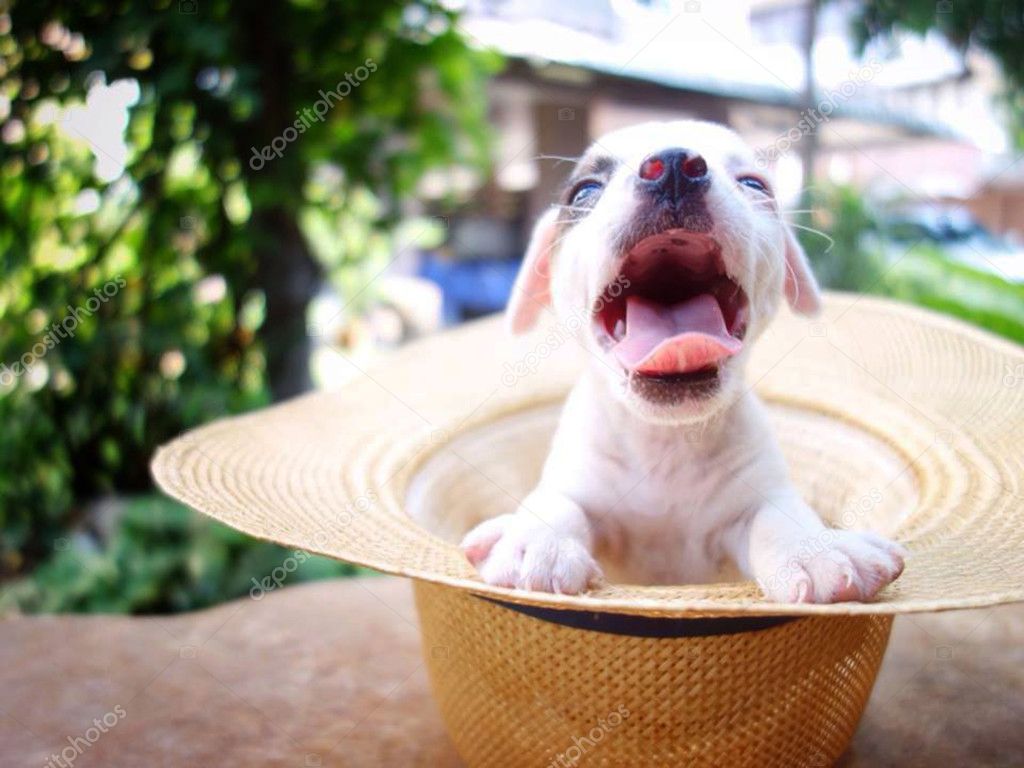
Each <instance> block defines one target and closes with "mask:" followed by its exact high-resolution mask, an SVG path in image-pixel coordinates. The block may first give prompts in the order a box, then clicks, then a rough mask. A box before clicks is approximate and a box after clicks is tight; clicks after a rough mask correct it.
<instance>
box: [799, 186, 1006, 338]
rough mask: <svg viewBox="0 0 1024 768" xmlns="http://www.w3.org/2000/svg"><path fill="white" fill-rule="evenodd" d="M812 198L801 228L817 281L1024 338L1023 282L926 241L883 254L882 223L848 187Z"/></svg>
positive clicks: (825, 189) (830, 188) (834, 188)
mask: <svg viewBox="0 0 1024 768" xmlns="http://www.w3.org/2000/svg"><path fill="white" fill-rule="evenodd" d="M812 202H813V204H814V209H815V211H816V215H815V218H814V219H813V222H812V223H813V225H814V227H816V228H818V229H820V230H821V232H822V233H824V234H825V235H827V236H828V237H830V238H832V240H833V241H834V242H833V243H832V244H831V246H829V247H826V248H822V242H823V239H822V237H821V235H819V234H815V233H813V232H806V231H801V238H800V239H801V241H802V244H803V246H804V249H805V250H806V251H807V254H808V256H809V258H810V259H811V262H812V264H813V266H814V272H815V275H816V276H817V278H818V280H819V281H820V282H821V283H822V285H824V286H825V287H827V288H831V289H834V290H843V291H857V292H863V293H874V294H878V295H880V296H887V297H889V298H893V299H898V300H900V301H905V302H907V303H910V304H917V305H919V306H923V307H928V308H930V309H934V310H936V311H939V312H943V313H945V314H948V315H952V316H954V317H958V318H960V319H962V320H966V321H967V322H969V323H974V324H975V325H978V326H980V327H982V328H985V329H986V330H989V331H991V332H993V333H997V334H999V335H1000V336H1005V337H1006V338H1009V339H1013V340H1014V341H1017V342H1019V343H1022V344H1024V285H1018V284H1014V283H1011V282H1008V281H1007V280H1004V279H1002V278H1001V277H999V276H997V275H993V274H991V273H989V272H984V271H981V270H979V269H975V268H974V267H971V266H968V265H966V264H961V263H957V262H955V261H952V260H950V258H949V257H948V256H947V255H946V254H944V253H943V252H942V251H941V250H939V249H938V248H936V247H935V246H933V245H930V244H928V243H924V242H916V243H912V244H911V245H910V247H909V248H906V246H905V244H902V243H901V244H900V245H896V246H893V247H892V248H890V249H889V252H888V253H887V254H886V253H883V246H882V244H883V243H884V242H885V237H886V227H885V226H884V225H883V224H882V223H881V222H880V221H879V220H878V217H877V216H876V215H875V213H874V212H873V211H872V210H871V208H870V207H869V206H868V204H867V203H866V202H865V201H864V198H863V197H862V196H861V194H860V193H859V192H858V191H857V190H856V189H854V188H852V187H847V186H841V185H839V186H823V187H820V188H819V189H818V191H817V192H816V193H815V195H814V197H813V199H812Z"/></svg>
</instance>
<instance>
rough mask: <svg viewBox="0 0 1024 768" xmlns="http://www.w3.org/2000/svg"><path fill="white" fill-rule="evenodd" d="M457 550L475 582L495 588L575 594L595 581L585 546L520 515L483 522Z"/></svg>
mask: <svg viewBox="0 0 1024 768" xmlns="http://www.w3.org/2000/svg"><path fill="white" fill-rule="evenodd" d="M461 546H462V551H463V552H465V553H466V557H467V558H469V562H471V563H472V564H473V565H474V566H476V569H477V570H478V571H479V572H480V576H481V578H482V579H483V580H484V581H486V582H487V583H488V584H493V585H495V586H498V587H510V588H518V589H533V590H537V591H539V592H560V593H562V594H566V595H575V594H578V593H580V592H583V591H585V590H586V589H587V588H588V587H590V586H592V585H596V584H598V583H599V582H600V581H601V569H600V568H599V567H598V565H597V563H596V562H595V561H594V558H593V557H591V556H590V552H588V551H587V548H586V547H584V546H583V545H582V544H580V543H579V542H578V541H576V539H573V538H570V537H567V536H561V535H559V534H558V533H557V532H555V531H554V530H552V529H551V528H550V527H549V526H548V525H546V524H545V523H543V522H541V521H539V520H534V519H531V518H529V517H528V516H526V515H523V514H509V515H500V516H498V517H495V518H492V519H490V520H485V521H484V522H482V523H480V525H478V526H477V527H476V528H474V529H473V530H472V531H470V532H469V533H468V534H466V537H465V538H464V539H463V540H462V545H461Z"/></svg>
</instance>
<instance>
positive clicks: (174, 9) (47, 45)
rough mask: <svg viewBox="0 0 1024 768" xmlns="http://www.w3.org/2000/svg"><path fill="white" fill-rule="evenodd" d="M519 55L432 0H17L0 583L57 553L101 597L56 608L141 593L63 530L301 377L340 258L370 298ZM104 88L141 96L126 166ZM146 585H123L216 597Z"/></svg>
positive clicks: (111, 558)
mask: <svg viewBox="0 0 1024 768" xmlns="http://www.w3.org/2000/svg"><path fill="white" fill-rule="evenodd" d="M499 63H500V62H499V61H498V59H497V58H496V57H494V56H493V55H491V54H488V53H484V52H479V51H475V50H473V49H471V48H469V47H468V46H467V44H466V42H465V40H464V39H463V37H462V35H461V34H460V33H459V31H458V28H457V26H456V16H455V15H454V14H453V13H452V12H450V11H448V10H446V9H445V8H444V7H442V6H441V5H440V3H438V2H434V1H433V0H424V2H407V0H381V1H380V2H373V3H364V2H360V1H359V0H312V1H311V2H290V1H288V0H268V1H267V2H261V3H258V4H257V3H251V4H250V3H236V2H229V0H199V2H198V3H194V2H191V1H190V0H184V1H180V0H114V2H107V1H106V0H104V1H102V2H101V1H100V0H74V2H72V1H71V0H21V1H20V2H11V0H0V135H2V141H0V254H2V265H0V266H2V271H0V364H3V365H4V366H6V367H5V368H2V369H0V420H2V423H3V424H4V426H5V430H6V434H5V439H4V440H3V441H0V579H2V578H4V577H5V576H8V577H9V576H11V575H16V574H19V573H23V572H25V571H26V570H28V569H30V568H31V567H33V566H34V565H35V564H37V563H39V562H41V561H44V560H46V559H47V558H52V559H51V560H50V561H49V562H47V563H46V564H45V565H44V566H43V569H42V570H41V576H40V578H43V579H47V578H51V576H52V578H51V581H50V585H51V587H52V586H54V585H55V584H56V583H57V577H58V575H59V574H61V573H64V574H67V575H69V576H70V575H72V574H73V573H79V571H76V570H75V568H80V569H81V574H84V575H80V577H75V578H77V579H79V580H78V582H77V583H80V584H86V585H91V587H90V588H92V589H95V590H97V591H96V593H95V595H92V596H90V595H91V593H89V592H88V590H87V589H86V590H85V591H81V590H79V592H78V593H76V594H77V597H74V596H72V595H68V596H67V598H66V599H63V598H62V599H56V598H53V599H51V598H46V599H45V600H44V599H40V600H37V601H36V602H35V603H33V604H35V605H37V606H43V605H45V606H51V607H52V606H63V607H67V608H74V609H79V608H81V609H93V608H94V607H97V606H100V605H107V604H108V603H109V604H110V605H114V604H118V600H119V599H120V598H118V597H117V596H116V595H115V591H116V589H124V590H129V588H131V589H134V587H131V585H130V584H129V582H126V581H123V580H120V579H118V578H115V577H114V576H112V575H110V574H109V573H106V575H103V574H102V573H101V572H102V568H100V565H98V563H105V564H106V565H105V566H104V567H107V568H109V567H111V564H112V563H113V564H124V565H126V567H127V566H128V564H129V560H126V559H124V558H123V557H121V558H120V559H119V556H118V555H117V553H116V552H113V551H112V552H110V553H100V554H99V555H97V558H99V559H97V560H95V562H92V561H90V562H92V564H91V565H88V567H86V565H87V564H85V561H82V562H78V561H77V560H76V561H74V562H76V563H78V564H77V565H75V566H74V567H72V565H70V564H69V563H70V562H71V561H70V560H69V558H70V557H71V556H70V555H69V554H67V553H66V552H54V542H55V541H61V540H64V539H66V538H67V537H68V535H69V534H68V533H67V532H68V531H69V530H71V529H72V528H73V527H74V526H76V525H79V524H80V523H82V522H88V521H83V520H81V518H82V516H83V514H84V513H83V510H84V508H85V504H86V503H87V502H88V501H89V500H90V499H92V498H94V497H96V496H97V495H98V494H103V493H107V492H120V493H125V492H127V493H136V492H145V491H146V490H148V489H149V488H150V487H151V484H150V480H149V477H148V463H149V458H150V456H151V455H152V453H153V449H154V448H155V447H156V446H157V445H159V444H160V443H161V442H163V441H165V440H167V439H169V438H170V437H172V436H173V435H175V434H177V433H179V432H180V431H182V430H183V429H186V428H188V427H190V426H194V425H196V424H199V423H202V422H205V421H208V420H210V419H212V418H214V417H216V416H220V415H223V414H226V413H233V412H237V411H241V410H246V409H249V408H252V407H255V406H258V405H261V404H264V403H266V402H268V400H269V394H268V389H270V390H273V392H274V393H275V394H282V393H286V392H287V391H289V390H288V385H287V384H286V385H282V384H281V383H282V382H285V381H286V380H287V378H288V377H289V375H293V378H295V381H296V382H297V383H298V385H299V386H301V384H302V382H303V381H305V376H306V374H305V371H304V370H303V369H304V367H305V365H306V360H305V358H304V357H303V355H302V350H303V348H304V344H305V321H306V318H305V309H306V305H307V303H308V300H309V298H310V297H311V296H312V295H313V293H315V291H316V290H317V289H318V288H319V285H320V279H321V276H322V275H326V276H327V277H328V278H330V279H332V280H334V281H335V282H336V284H337V285H338V287H339V289H340V290H341V291H342V292H343V294H344V293H345V292H346V291H348V292H350V293H351V294H352V295H355V294H357V293H358V294H359V296H360V298H365V297H367V296H369V295H370V292H369V291H367V292H363V291H362V290H361V288H362V283H361V282H360V281H357V280H355V279H353V275H356V274H359V273H360V272H361V271H365V270H366V269H367V264H368V262H369V261H370V260H371V259H376V260H378V261H379V260H381V259H382V258H384V254H386V253H387V244H388V243H387V232H388V230H389V228H390V227H391V226H393V225H394V224H395V223H396V222H397V221H398V220H399V218H400V215H401V213H402V210H403V201H404V200H405V199H406V198H407V197H408V196H409V195H410V193H411V192H412V191H413V190H414V189H415V186H416V184H417V183H418V181H419V180H420V178H421V177H422V175H423V174H424V173H425V172H426V171H428V170H430V169H435V168H447V167H451V166H453V165H459V166H463V167H467V168H473V169H475V170H481V169H482V168H483V166H484V164H485V162H486V158H487V157H488V156H489V146H488V138H489V130H488V124H487V116H486V99H485V98H484V92H483V89H484V84H485V77H486V75H487V74H489V73H491V72H493V71H495V69H496V67H497V66H498V65H499ZM104 83H106V84H110V85H112V86H113V85H116V86H117V87H118V88H121V89H128V90H130V91H134V92H135V103H134V105H133V106H132V107H131V109H130V111H129V113H128V117H127V125H126V126H125V127H124V140H125V145H126V152H125V154H124V157H123V166H124V171H123V174H122V175H121V176H120V177H119V178H116V179H112V177H113V176H116V170H115V172H114V173H104V174H101V173H99V172H98V171H97V170H96V168H97V164H98V163H102V162H105V163H107V164H108V165H109V164H110V161H112V160H117V159H118V156H119V153H120V152H121V150H120V148H119V146H117V145H118V144H119V141H117V140H116V139H117V134H118V133H119V131H118V130H114V131H112V132H111V134H110V135H111V136H112V137H113V138H108V139H104V140H99V139H96V138H95V137H92V138H87V137H86V136H84V135H83V133H82V130H80V129H79V128H76V127H75V125H76V124H75V123H73V122H70V121H69V119H68V118H69V117H70V116H72V115H73V113H74V110H75V109H77V108H80V107H81V106H82V105H83V104H86V103H87V102H88V101H90V100H91V99H93V97H94V94H95V93H96V90H95V89H96V87H97V86H98V85H103V84H104ZM332 90H333V91H335V93H336V94H338V95H336V96H335V97H333V98H331V99H330V100H329V101H330V103H329V108H328V109H326V110H321V111H322V112H323V114H322V115H321V114H320V112H316V111H312V110H315V109H318V108H319V107H320V106H322V102H323V101H324V99H325V96H324V94H325V93H327V92H328V91H332ZM112 119H114V120H116V119H117V117H116V115H115V117H113V118H112ZM300 124H301V131H300V130H299V126H300ZM293 132H294V136H293V135H292V133H293ZM282 137H283V138H284V139H287V141H285V142H284V145H283V146H281V142H282ZM108 142H112V143H108ZM274 146H277V147H280V148H279V149H275V150H274V152H273V155H272V156H265V152H264V150H263V148H264V147H274ZM261 153H263V154H261ZM260 161H262V162H260ZM116 165H117V163H116V162H115V163H114V166H115V168H116ZM324 179H327V180H329V181H328V182H324ZM339 231H340V232H341V233H342V234H343V235H344V236H340V235H339ZM378 268H379V264H375V265H373V266H372V267H371V269H373V270H374V271H376V269H378ZM357 283H358V289H359V290H357V289H356V287H354V286H355V285H356V284H357ZM69 318H73V320H72V319H69ZM66 326H73V328H71V329H68V328H67V327H66ZM40 345H41V346H40ZM294 351H298V354H297V355H296V354H292V353H293V352H294ZM22 363H32V365H26V366H22ZM22 367H26V368H28V369H29V370H27V371H24V370H22ZM296 374H297V375H296ZM292 391H294V386H292ZM147 509H149V508H148V507H141V508H140V509H139V511H138V514H139V515H142V514H145V513H146V510H147ZM180 530H181V531H183V533H182V534H181V535H182V536H188V535H196V536H199V535H200V534H199V532H198V530H199V529H196V528H192V527H188V526H185V527H184V528H181V529H180ZM123 536H124V537H125V538H124V539H123V541H122V540H120V539H118V541H122V543H121V544H120V545H117V546H122V547H128V548H130V545H129V544H127V543H124V542H130V541H134V540H135V539H136V538H137V536H136V535H135V533H132V532H125V533H124V534H123ZM211 536H212V534H211ZM197 546H199V543H198V541H197ZM238 546H239V547H242V545H241V544H239V545H238ZM140 551H141V550H140ZM140 557H141V555H140ZM172 560H173V558H172ZM179 560H180V558H179ZM131 562H134V561H131ZM170 562H171V561H170V560H168V561H163V563H162V565H159V564H156V563H154V564H153V566H152V567H153V568H156V569H157V570H158V571H160V573H163V572H164V571H163V570H161V569H164V568H170V569H171V571H168V572H172V571H173V569H172V568H171V565H170V564H169V563H170ZM131 567H136V566H135V565H132V566H131ZM147 567H148V566H147ZM147 567H143V566H138V567H137V569H136V570H137V573H136V575H137V576H138V578H140V579H142V582H140V583H145V584H148V585H153V584H158V585H162V586H160V589H164V588H168V589H169V588H170V583H171V581H170V579H169V578H168V579H165V580H164V581H161V578H163V577H160V578H157V577H156V576H153V575H152V574H149V572H148V571H147V570H146V568H147ZM175 567H177V566H175ZM47 574H50V576H47ZM101 575H102V578H101V577H100V576H101ZM76 589H78V588H76ZM139 589H140V590H142V591H143V592H144V593H145V594H142V595H134V594H132V595H128V593H127V592H126V593H125V595H124V600H125V602H124V603H123V605H126V606H131V609H132V610H150V609H165V608H167V609H169V608H173V607H175V606H184V605H193V604H197V603H190V602H189V601H188V600H186V599H184V598H182V599H179V598H176V597H172V596H171V595H170V593H167V594H165V595H162V596H161V595H155V594H151V593H149V592H147V591H146V590H148V589H150V587H148V586H140V587H139ZM46 594H51V593H50V592H46ZM101 596H102V597H101Z"/></svg>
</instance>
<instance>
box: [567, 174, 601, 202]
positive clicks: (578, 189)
mask: <svg viewBox="0 0 1024 768" xmlns="http://www.w3.org/2000/svg"><path fill="white" fill-rule="evenodd" d="M602 186H603V185H602V184H601V182H599V181H594V180H593V179H589V180H587V181H581V182H580V183H579V184H577V185H576V186H575V187H573V189H572V193H571V194H570V195H569V205H590V204H592V203H594V201H596V200H597V196H598V194H600V192H601V187H602Z"/></svg>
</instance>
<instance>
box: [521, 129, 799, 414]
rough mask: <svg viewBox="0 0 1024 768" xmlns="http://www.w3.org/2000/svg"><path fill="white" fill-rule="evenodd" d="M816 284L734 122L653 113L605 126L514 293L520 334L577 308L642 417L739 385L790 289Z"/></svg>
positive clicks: (543, 227)
mask: <svg viewBox="0 0 1024 768" xmlns="http://www.w3.org/2000/svg"><path fill="white" fill-rule="evenodd" d="M783 294H785V296H786V297H787V298H788V300H789V302H790V304H791V305H792V306H793V308H794V309H795V310H797V311H798V312H803V313H813V312H815V311H816V310H817V308H818V302H819V294H818V287H817V284H816V282H815V280H814V276H813V275H812V274H811V271H810V269H809V267H808V265H807V260H806V257H805V256H804V253H803V251H802V250H801V248H800V246H799V244H798V243H797V241H796V239H795V238H794V237H793V234H792V232H791V231H790V230H789V228H788V227H787V226H786V224H785V223H784V222H783V220H782V218H781V216H780V212H779V208H778V205H777V204H776V202H775V199H774V197H773V192H772V185H771V182H770V180H768V179H767V178H765V176H764V175H763V174H761V173H759V172H758V171H757V170H756V166H755V163H754V156H753V153H752V152H751V150H750V149H749V148H748V147H747V146H746V145H745V144H744V143H743V141H742V140H741V139H740V138H739V137H738V136H737V135H736V134H735V133H733V132H732V131H730V130H728V129H727V128H724V127H722V126H719V125H714V124H711V123H703V122H695V121H680V122H668V123H647V124H644V125H638V126H634V127H631V128H626V129H623V130H619V131H615V132H613V133H611V134H608V135H607V136H604V137H603V138H601V139H600V140H599V141H597V142H595V143H594V145H593V146H592V147H591V148H590V149H589V150H587V152H586V154H584V155H583V157H582V158H581V159H580V160H579V162H578V163H577V165H576V168H575V169H574V170H573V172H572V175H571V176H570V178H569V181H568V183H567V185H566V188H565V192H564V194H563V196H562V199H561V201H560V204H559V205H555V206H553V207H552V208H551V209H550V210H548V211H547V212H546V213H545V214H544V215H543V216H542V217H541V219H540V221H539V222H538V223H537V226H536V228H535V230H534V233H533V237H532V240H531V242H530V247H529V249H528V252H527V255H526V258H525V260H524V262H523V267H522V270H521V272H520V274H519V277H518V279H517V280H516V285H515V287H514V289H513V294H512V298H511V300H510V302H509V309H508V317H509V322H510V325H511V328H512V330H513V331H514V332H523V331H526V330H528V329H529V328H530V327H532V326H533V324H534V323H535V321H536V319H537V317H538V315H539V314H540V313H541V311H542V310H543V309H544V307H545V306H547V305H552V304H553V305H554V309H555V312H556V314H557V315H558V316H559V317H560V318H562V319H566V318H568V317H570V316H571V317H576V318H582V319H583V320H584V323H583V325H585V326H586V330H585V331H584V336H585V340H586V343H587V345H588V346H589V347H590V350H591V352H592V353H593V355H594V357H595V359H596V361H597V364H598V367H599V368H600V369H601V370H602V372H603V374H604V375H606V376H607V377H608V378H609V379H610V380H611V381H612V383H613V384H614V388H615V390H616V391H617V392H618V393H619V396H620V397H621V398H622V399H623V401H624V402H625V403H626V404H627V405H628V406H629V407H630V408H631V409H633V410H634V411H635V412H636V413H637V414H638V415H640V416H641V417H643V418H645V419H648V420H651V421H656V422H663V423H685V422H693V421H699V420H702V419H705V418H708V417H709V416H711V415H713V414H714V413H715V412H717V411H718V410H719V409H721V408H722V407H723V406H724V405H725V404H726V403H728V402H729V401H730V400H731V398H732V397H733V396H735V394H736V393H737V391H738V390H739V388H740V387H741V386H742V366H743V362H744V360H745V359H746V356H747V352H748V348H749V346H750V343H751V342H752V341H753V340H754V339H755V338H756V337H757V335H758V334H759V333H760V332H761V331H762V330H763V328H764V327H765V325H766V324H767V322H768V321H769V320H770V319H771V317H772V315H773V314H774V313H775V311H776V309H777V308H778V305H779V301H780V299H781V297H782V295H783Z"/></svg>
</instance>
